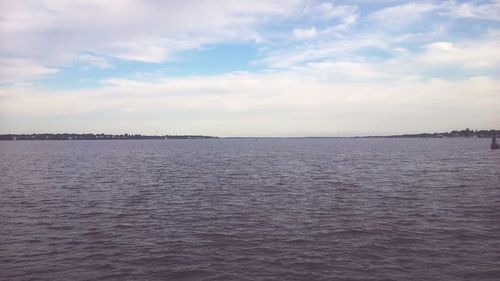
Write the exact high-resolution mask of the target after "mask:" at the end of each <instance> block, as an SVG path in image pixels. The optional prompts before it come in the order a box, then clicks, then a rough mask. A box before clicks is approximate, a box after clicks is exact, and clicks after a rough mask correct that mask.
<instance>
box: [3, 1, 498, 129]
mask: <svg viewBox="0 0 500 281" xmlns="http://www.w3.org/2000/svg"><path fill="white" fill-rule="evenodd" d="M499 127H500V0H489V1H481V0H471V1H396V0H380V1H368V0H352V1H341V0H339V1H322V0H318V1H316V0H228V1H224V0H218V1H217V0H204V1H199V0H197V1H194V0H183V1H177V0H175V1H173V0H172V1H169V0H166V1H154V0H144V1H138V0H107V1H103V0H85V1H79V0H66V1H63V0H46V1H35V0H33V1H31V0H24V1H10V0H0V133H44V132H47V133H113V134H121V133H129V134H130V133H133V134H158V135H163V134H203V135H217V136H354V135H387V134H401V133H419V132H442V131H450V130H454V129H465V128H471V129H492V128H497V129H498V128H499Z"/></svg>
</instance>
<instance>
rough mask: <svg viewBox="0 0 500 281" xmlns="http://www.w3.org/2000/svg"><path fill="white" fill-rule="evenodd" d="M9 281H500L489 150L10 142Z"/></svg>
mask: <svg viewBox="0 0 500 281" xmlns="http://www.w3.org/2000/svg"><path fill="white" fill-rule="evenodd" d="M0 279H1V280H500V153H499V152H497V151H491V150H489V140H487V139H484V140H482V139H476V140H473V139H259V140H254V139H242V140H241V139H240V140H229V139H220V140H168V141H156V140H149V141H132V140H129V141H17V142H0Z"/></svg>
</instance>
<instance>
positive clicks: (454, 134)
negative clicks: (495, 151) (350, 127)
mask: <svg viewBox="0 0 500 281" xmlns="http://www.w3.org/2000/svg"><path fill="white" fill-rule="evenodd" d="M495 136H499V137H500V130H470V129H465V130H461V131H457V130H454V131H451V132H445V133H420V134H403V135H389V136H366V138H491V137H495Z"/></svg>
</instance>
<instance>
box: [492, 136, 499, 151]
mask: <svg viewBox="0 0 500 281" xmlns="http://www.w3.org/2000/svg"><path fill="white" fill-rule="evenodd" d="M498 148H499V145H498V143H497V138H496V137H493V138H492V139H491V149H498Z"/></svg>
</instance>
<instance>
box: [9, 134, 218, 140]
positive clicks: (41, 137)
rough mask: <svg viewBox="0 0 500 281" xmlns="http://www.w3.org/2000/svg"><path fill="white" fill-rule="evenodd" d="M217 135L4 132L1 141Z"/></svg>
mask: <svg viewBox="0 0 500 281" xmlns="http://www.w3.org/2000/svg"><path fill="white" fill-rule="evenodd" d="M216 138H218V137H215V136H202V135H161V136H152V135H138V134H135V135H132V134H121V135H113V134H3V135H0V141H2V140H3V141H13V140H16V141H21V140H26V141H30V140H164V139H216Z"/></svg>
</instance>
